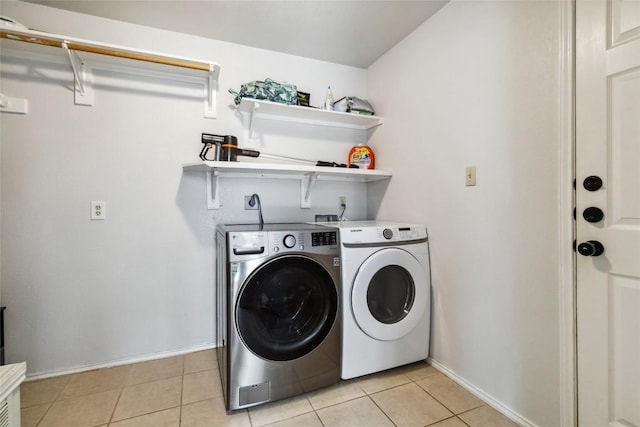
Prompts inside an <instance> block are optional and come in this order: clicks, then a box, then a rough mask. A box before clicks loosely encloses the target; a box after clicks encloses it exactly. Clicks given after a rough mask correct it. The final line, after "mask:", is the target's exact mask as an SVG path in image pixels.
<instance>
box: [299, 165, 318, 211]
mask: <svg viewBox="0 0 640 427" xmlns="http://www.w3.org/2000/svg"><path fill="white" fill-rule="evenodd" d="M317 180H318V174H317V173H310V174H307V175H305V176H304V177H303V178H302V180H301V181H300V207H301V208H302V209H309V208H311V187H313V184H315V182H316V181H317Z"/></svg>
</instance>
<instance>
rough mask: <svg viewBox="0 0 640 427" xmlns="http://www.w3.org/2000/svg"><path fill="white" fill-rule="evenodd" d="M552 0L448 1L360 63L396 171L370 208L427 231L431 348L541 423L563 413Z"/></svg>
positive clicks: (378, 142) (384, 159)
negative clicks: (472, 182) (472, 181)
mask: <svg viewBox="0 0 640 427" xmlns="http://www.w3.org/2000/svg"><path fill="white" fill-rule="evenodd" d="M559 9H560V6H559V2H558V3H557V2H539V1H518V2H502V1H499V2H498V1H497V2H462V1H454V2H452V3H450V4H448V5H447V6H445V7H444V8H443V9H442V10H440V11H439V12H438V13H437V14H436V15H435V16H433V17H432V18H431V19H430V20H428V21H427V22H426V23H425V24H423V25H422V26H421V27H420V28H419V29H418V30H416V31H415V32H414V33H412V34H411V35H410V36H408V37H407V38H406V39H405V40H403V41H402V42H401V43H400V44H399V45H397V46H396V47H395V48H394V49H392V50H391V51H390V52H388V53H387V54H386V55H384V56H383V57H382V58H381V59H379V60H378V61H377V62H376V63H375V64H373V65H372V66H371V67H370V68H369V73H368V81H369V84H368V89H369V98H370V99H371V101H372V102H373V103H374V105H377V106H379V112H380V114H381V115H382V116H384V117H385V124H384V126H382V127H381V128H380V130H379V131H378V132H377V133H376V134H375V135H374V136H373V137H372V139H371V141H370V144H371V145H372V146H373V148H374V150H375V152H376V155H377V158H378V161H377V163H379V166H380V167H381V168H383V169H384V168H389V167H393V168H394V171H395V173H394V176H393V179H392V180H391V182H390V184H389V188H388V190H387V192H386V195H385V197H384V199H383V202H382V205H381V207H380V211H379V213H378V216H379V217H383V218H387V219H394V220H402V221H412V222H419V223H424V224H426V225H427V226H428V230H429V235H430V242H431V251H432V252H431V253H432V268H433V296H434V301H433V327H432V347H431V356H432V358H433V359H434V360H435V361H437V362H438V363H440V364H441V365H442V366H444V367H446V368H447V369H449V370H450V371H452V372H453V373H454V374H455V375H457V376H458V377H459V379H461V380H462V381H465V382H467V383H468V384H470V385H472V386H474V387H476V388H477V389H478V390H480V391H482V392H484V393H486V394H487V395H488V396H489V397H491V398H492V399H495V401H496V402H498V403H499V404H501V405H503V407H504V408H507V409H510V410H511V411H513V412H514V413H516V414H519V415H520V416H521V417H522V419H525V420H526V419H528V420H529V421H531V422H533V423H535V424H537V425H540V426H557V425H559V424H560V422H559V419H560V418H559V416H560V409H559V401H560V397H559V369H560V368H559V332H558V331H559V314H558V312H559V307H558V292H559V284H558V276H559V255H558V248H557V244H558V237H557V236H558V228H559V220H560V215H559V208H558V198H559V188H558V185H557V182H558V173H557V172H558V168H559V152H560V148H559V147H560V141H559V136H558V135H559V122H558V120H559V111H558V108H559V107H558V103H559V95H558V94H559V83H558V82H559V81H560V76H559V65H558V57H559V40H560V32H559V31H560V30H559V27H558V26H559ZM399 165H402V167H400V166H399ZM472 165H474V166H476V167H477V186H475V187H465V185H464V183H465V180H464V175H465V167H466V166H472ZM398 206H401V207H402V209H398Z"/></svg>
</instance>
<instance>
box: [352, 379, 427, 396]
mask: <svg viewBox="0 0 640 427" xmlns="http://www.w3.org/2000/svg"><path fill="white" fill-rule="evenodd" d="M412 382H413V381H411V380H409V382H406V383H403V384H396V385H393V386H391V387H387V388H383V389H381V390H376V391H372V392H371V393H368V392H366V391H365V390H364V389H362V391H363V392H364V393H365V394H366V395H367V396H373V395H374V394H378V393H382V392H383V391H389V390H393V389H396V388H399V387H404V386H406V385H407V384H411V383H412ZM416 385H417V384H416Z"/></svg>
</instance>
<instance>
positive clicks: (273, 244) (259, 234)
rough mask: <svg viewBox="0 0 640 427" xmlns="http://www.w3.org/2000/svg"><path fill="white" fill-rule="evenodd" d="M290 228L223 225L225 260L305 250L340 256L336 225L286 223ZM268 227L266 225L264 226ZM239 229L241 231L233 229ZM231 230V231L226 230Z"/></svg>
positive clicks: (256, 257)
mask: <svg viewBox="0 0 640 427" xmlns="http://www.w3.org/2000/svg"><path fill="white" fill-rule="evenodd" d="M289 225H292V227H282V228H281V229H275V230H274V229H273V228H274V227H275V225H274V224H270V225H268V227H269V228H271V230H268V229H267V230H246V231H244V230H242V229H241V228H242V227H243V225H241V224H240V225H234V224H231V225H222V226H219V227H222V229H223V230H225V229H227V230H228V231H226V239H227V254H228V261H248V260H251V259H258V258H265V257H269V256H274V255H279V254H286V253H290V252H291V253H293V252H298V253H300V252H304V253H310V254H311V253H313V254H318V255H333V256H336V257H338V256H339V255H340V246H339V241H340V239H339V235H340V234H339V233H340V232H339V231H338V228H337V227H327V226H319V225H310V224H306V223H299V224H289ZM265 227H267V226H265ZM236 228H240V231H235V230H234V229H236ZM229 229H231V230H229Z"/></svg>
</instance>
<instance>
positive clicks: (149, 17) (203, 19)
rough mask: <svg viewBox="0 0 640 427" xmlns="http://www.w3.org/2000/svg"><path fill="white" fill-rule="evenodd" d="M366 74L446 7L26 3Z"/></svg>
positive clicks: (419, 3) (108, 0) (153, 0)
mask: <svg viewBox="0 0 640 427" xmlns="http://www.w3.org/2000/svg"><path fill="white" fill-rule="evenodd" d="M25 1H28V2H30V3H38V4H42V5H45V6H50V7H56V8H60V9H66V10H70V11H74V12H79V13H84V14H88V15H95V16H100V17H103V18H110V19H115V20H118V21H124V22H129V23H133V24H139V25H145V26H149V27H155V28H161V29H165V30H170V31H177V32H181V33H186V34H192V35H196V36H202V37H207V38H212V39H217V40H224V41H228V42H232V43H237V44H242V45H247V46H253V47H257V48H262V49H268V50H273V51H276V52H283V53H289V54H292V55H298V56H303V57H308V58H314V59H319V60H323V61H329V62H334V63H338V64H344V65H351V66H355V67H360V68H366V67H368V66H369V65H371V64H372V63H373V62H374V61H375V60H376V59H378V58H379V57H380V56H382V55H383V54H384V53H385V52H387V51H388V50H389V49H391V48H392V47H393V46H395V45H396V44H397V43H398V42H399V41H400V40H402V39H403V38H404V37H405V36H407V35H408V34H409V33H411V32H412V31H413V30H415V29H416V28H417V27H418V26H419V25H420V24H422V23H423V22H424V21H426V20H427V19H429V18H430V17H431V16H432V15H433V14H435V13H436V12H437V11H438V10H439V9H440V8H442V7H443V6H444V5H445V4H446V3H447V2H448V0H409V1H405V0H261V1H256V0H25Z"/></svg>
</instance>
